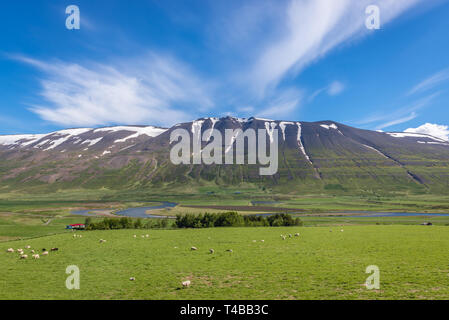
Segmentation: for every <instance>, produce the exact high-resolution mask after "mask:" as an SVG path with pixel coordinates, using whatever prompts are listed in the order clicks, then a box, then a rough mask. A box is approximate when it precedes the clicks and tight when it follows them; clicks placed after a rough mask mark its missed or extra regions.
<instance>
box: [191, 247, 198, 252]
mask: <svg viewBox="0 0 449 320" xmlns="http://www.w3.org/2000/svg"><path fill="white" fill-rule="evenodd" d="M190 250H192V251H195V250H198V248H197V247H192V248H190Z"/></svg>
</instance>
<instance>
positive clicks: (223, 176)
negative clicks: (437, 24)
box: [0, 117, 449, 193]
mask: <svg viewBox="0 0 449 320" xmlns="http://www.w3.org/2000/svg"><path fill="white" fill-rule="evenodd" d="M249 128H252V129H256V132H257V129H267V131H269V132H270V130H272V129H277V135H278V136H277V138H278V143H279V144H278V145H279V149H278V162H279V169H278V171H277V173H276V174H274V175H272V176H261V175H260V174H259V167H260V166H259V165H258V164H256V165H248V164H242V165H236V164H221V165H217V164H212V165H205V164H188V165H185V164H182V165H174V164H172V163H171V161H170V158H169V155H170V149H171V147H172V146H173V144H172V145H170V134H171V133H172V132H173V130H176V129H185V130H186V131H187V132H188V133H189V134H190V136H191V137H193V135H194V134H195V133H201V134H202V133H204V132H205V131H206V130H207V129H216V130H218V131H219V132H220V133H222V135H223V137H224V136H225V130H226V129H233V130H235V129H242V130H243V131H245V130H247V129H249ZM267 139H270V137H269V136H267ZM271 139H272V137H271ZM235 140H236V139H235V138H233V139H231V140H230V142H229V141H228V142H226V141H223V149H224V150H228V149H229V145H230V144H235ZM208 143H209V142H208V141H207V139H206V141H203V142H202V147H204V146H206V145H207V144H208ZM232 152H235V148H234V150H233V151H232ZM245 163H247V162H245ZM248 183H249V184H254V185H255V186H258V187H264V188H276V189H277V190H278V191H281V192H296V193H307V192H312V191H319V192H351V191H354V190H357V191H370V190H387V191H413V192H429V191H431V192H438V193H449V143H448V142H446V141H444V140H442V139H439V138H436V137H432V136H428V135H424V134H415V133H388V132H387V133H384V132H375V131H369V130H361V129H357V128H353V127H350V126H346V125H343V124H340V123H337V122H333V121H321V122H302V121H301V122H298V121H275V120H269V119H260V118H249V119H242V118H233V117H225V118H202V119H198V120H195V121H192V122H187V123H181V124H177V125H175V126H173V127H172V128H169V129H164V128H157V127H152V126H132V127H131V126H120V127H107V128H97V129H90V128H83V129H68V130H61V131H57V132H53V133H50V134H39V135H17V136H0V187H1V188H3V189H4V190H21V189H24V190H26V189H30V188H46V189H50V190H58V189H67V188H103V187H104V188H110V189H119V190H121V189H151V188H153V187H157V188H160V187H169V188H185V187H186V186H189V187H191V186H207V185H235V186H238V185H242V184H248Z"/></svg>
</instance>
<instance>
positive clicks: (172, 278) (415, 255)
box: [0, 225, 449, 299]
mask: <svg viewBox="0 0 449 320" xmlns="http://www.w3.org/2000/svg"><path fill="white" fill-rule="evenodd" d="M341 228H343V230H344V232H341ZM331 230H332V232H330V231H331ZM448 230H449V229H448V227H444V226H431V227H425V226H404V225H388V226H385V225H379V226H375V225H374V226H360V225H358V226H345V227H337V226H332V227H324V226H321V227H291V228H215V229H201V230H149V231H146V230H119V231H86V232H79V234H82V236H83V237H82V238H78V237H77V238H73V236H72V232H65V233H62V234H57V235H51V236H45V237H39V238H33V239H27V240H21V241H8V242H2V243H0V269H1V270H2V272H1V273H0V286H1V288H2V290H1V292H0V299H449V289H448V288H449V251H448V250H447V248H449V232H448ZM295 232H299V233H300V234H301V236H300V237H293V238H287V240H282V239H281V237H280V234H288V233H292V234H293V233H295ZM147 233H148V234H149V235H150V237H149V238H141V235H143V234H147ZM134 234H136V235H137V236H138V237H137V238H134V237H133V235H134ZM99 239H106V240H107V242H105V243H99ZM253 240H257V242H253ZM261 240H264V242H261ZM27 245H30V246H31V248H32V249H33V248H34V249H38V250H40V249H41V248H47V249H49V248H51V247H58V248H59V251H57V252H51V253H50V254H49V256H44V257H41V258H40V259H39V260H32V259H30V258H29V259H26V260H20V259H19V257H18V253H7V252H6V249H7V248H9V247H13V248H15V249H17V248H24V247H25V246H27ZM191 246H196V247H197V248H198V249H199V250H198V251H191V250H190V247H191ZM210 248H213V249H214V250H215V253H214V254H209V249H210ZM228 249H232V250H233V252H232V253H231V252H227V251H226V250H228ZM25 251H26V252H27V251H29V250H25ZM69 265H77V266H78V267H79V269H80V275H81V289H80V290H68V289H66V287H65V279H66V277H67V274H66V273H65V270H66V267H67V266H69ZM368 265H377V266H378V267H379V268H380V275H381V280H380V283H381V288H380V290H367V289H366V288H365V286H364V285H363V284H364V283H365V279H366V278H367V277H368V274H365V268H366V267H367V266H368ZM130 277H135V279H136V280H135V281H130V280H129V279H130ZM184 280H191V282H192V285H191V287H189V288H186V289H181V288H180V287H181V281H184Z"/></svg>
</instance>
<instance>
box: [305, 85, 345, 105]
mask: <svg viewBox="0 0 449 320" xmlns="http://www.w3.org/2000/svg"><path fill="white" fill-rule="evenodd" d="M344 90H345V85H344V84H343V83H341V82H340V81H334V82H332V83H331V84H330V85H328V86H326V87H324V88H321V89H318V90H315V91H314V92H313V93H312V94H311V95H310V96H309V98H308V100H309V102H311V101H313V100H314V99H315V98H316V97H318V96H319V95H320V94H321V93H323V92H326V93H327V94H328V95H330V96H336V95H339V94H340V93H342V92H343V91H344Z"/></svg>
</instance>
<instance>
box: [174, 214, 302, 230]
mask: <svg viewBox="0 0 449 320" xmlns="http://www.w3.org/2000/svg"><path fill="white" fill-rule="evenodd" d="M302 225H303V223H302V221H301V220H300V219H299V218H296V219H293V217H292V216H291V215H289V214H285V213H281V214H275V215H272V216H268V217H264V216H256V215H248V216H242V215H240V214H238V213H237V212H224V213H218V214H211V213H205V214H204V215H202V214H199V215H194V214H191V213H188V214H185V215H180V214H178V215H177V216H176V221H175V226H176V227H177V228H212V227H240V226H246V227H267V226H271V227H281V226H302Z"/></svg>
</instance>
